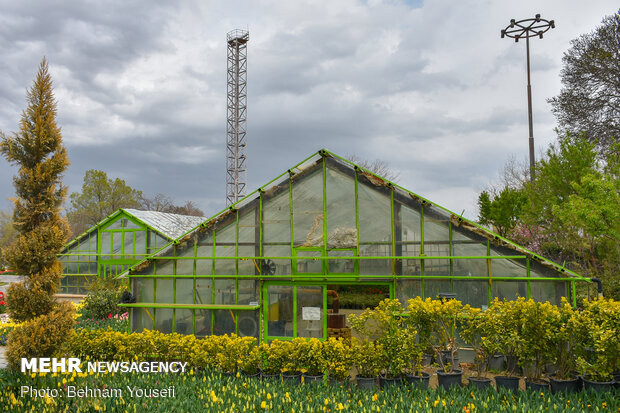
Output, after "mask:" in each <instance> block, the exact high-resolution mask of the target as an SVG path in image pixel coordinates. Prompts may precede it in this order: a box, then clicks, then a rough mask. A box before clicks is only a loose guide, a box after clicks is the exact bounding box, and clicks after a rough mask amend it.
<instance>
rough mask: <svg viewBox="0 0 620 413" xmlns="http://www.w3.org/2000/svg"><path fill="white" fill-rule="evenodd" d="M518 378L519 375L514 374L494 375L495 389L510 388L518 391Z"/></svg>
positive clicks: (519, 378)
mask: <svg viewBox="0 0 620 413" xmlns="http://www.w3.org/2000/svg"><path fill="white" fill-rule="evenodd" d="M519 380H521V377H516V376H495V384H496V385H497V389H498V390H499V389H500V388H502V389H506V390H510V391H518V390H519Z"/></svg>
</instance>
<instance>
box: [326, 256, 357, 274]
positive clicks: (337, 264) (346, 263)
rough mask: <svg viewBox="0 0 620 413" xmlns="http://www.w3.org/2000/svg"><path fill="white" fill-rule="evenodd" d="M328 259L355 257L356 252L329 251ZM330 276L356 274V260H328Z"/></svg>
mask: <svg viewBox="0 0 620 413" xmlns="http://www.w3.org/2000/svg"><path fill="white" fill-rule="evenodd" d="M327 256H328V257H353V256H355V250H331V251H327ZM327 265H328V268H329V273H330V274H354V273H355V260H327Z"/></svg>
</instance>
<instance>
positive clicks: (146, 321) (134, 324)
mask: <svg viewBox="0 0 620 413" xmlns="http://www.w3.org/2000/svg"><path fill="white" fill-rule="evenodd" d="M153 314H155V309H154V308H132V309H131V331H135V332H137V333H140V332H142V331H144V330H152V329H153Z"/></svg>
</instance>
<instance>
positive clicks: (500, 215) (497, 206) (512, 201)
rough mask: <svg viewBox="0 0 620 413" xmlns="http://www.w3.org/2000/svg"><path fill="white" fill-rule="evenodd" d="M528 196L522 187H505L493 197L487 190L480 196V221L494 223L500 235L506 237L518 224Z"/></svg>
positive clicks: (483, 223)
mask: <svg viewBox="0 0 620 413" xmlns="http://www.w3.org/2000/svg"><path fill="white" fill-rule="evenodd" d="M526 202H527V197H526V196H525V194H524V193H523V191H522V190H520V189H515V188H510V187H508V186H506V187H504V189H502V191H501V192H500V193H499V194H498V195H496V196H494V197H493V199H491V195H489V193H488V192H487V191H482V193H481V194H480V196H478V208H479V210H480V212H479V215H478V222H480V223H481V224H482V225H492V226H493V228H494V229H495V230H496V231H497V232H498V233H499V235H501V236H503V237H505V236H506V235H508V233H509V232H510V231H511V230H512V229H513V228H514V227H515V226H516V225H517V222H518V219H519V216H520V215H521V211H522V209H523V206H524V205H525V203H526Z"/></svg>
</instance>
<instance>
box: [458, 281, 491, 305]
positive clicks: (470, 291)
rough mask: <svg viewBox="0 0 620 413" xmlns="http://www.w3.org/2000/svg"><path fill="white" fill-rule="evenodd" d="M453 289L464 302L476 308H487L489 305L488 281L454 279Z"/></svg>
mask: <svg viewBox="0 0 620 413" xmlns="http://www.w3.org/2000/svg"><path fill="white" fill-rule="evenodd" d="M493 284H495V283H493ZM452 291H453V292H454V293H455V294H456V299H457V300H459V301H461V302H462V303H463V304H469V305H471V306H472V307H476V308H487V307H488V305H489V283H488V282H487V281H478V280H471V281H468V280H453V281H452Z"/></svg>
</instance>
